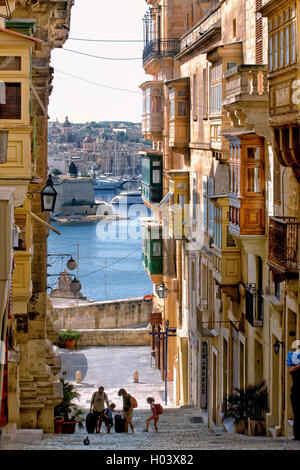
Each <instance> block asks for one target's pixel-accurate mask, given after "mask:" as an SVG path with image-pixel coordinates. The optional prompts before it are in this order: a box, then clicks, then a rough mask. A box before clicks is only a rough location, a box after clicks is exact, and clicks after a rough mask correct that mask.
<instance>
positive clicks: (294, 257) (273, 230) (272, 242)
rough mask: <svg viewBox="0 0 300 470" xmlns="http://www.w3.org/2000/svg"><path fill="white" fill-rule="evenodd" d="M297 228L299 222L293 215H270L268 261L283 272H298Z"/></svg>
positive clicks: (299, 226)
mask: <svg viewBox="0 0 300 470" xmlns="http://www.w3.org/2000/svg"><path fill="white" fill-rule="evenodd" d="M299 228H300V222H299V221H297V219H296V218H295V217H280V218H279V217H270V221H269V256H268V261H269V264H271V266H274V267H277V268H279V270H280V271H282V272H284V273H296V274H297V273H298V272H299V260H298V230H299Z"/></svg>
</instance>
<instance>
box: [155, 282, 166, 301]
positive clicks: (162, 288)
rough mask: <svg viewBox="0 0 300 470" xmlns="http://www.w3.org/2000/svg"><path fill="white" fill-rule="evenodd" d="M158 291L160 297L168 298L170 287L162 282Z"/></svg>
mask: <svg viewBox="0 0 300 470" xmlns="http://www.w3.org/2000/svg"><path fill="white" fill-rule="evenodd" d="M156 292H157V295H158V297H159V298H160V299H166V298H167V297H168V293H169V289H168V288H167V287H166V286H165V284H164V283H163V282H162V283H161V285H160V286H159V287H158V289H157V291H156Z"/></svg>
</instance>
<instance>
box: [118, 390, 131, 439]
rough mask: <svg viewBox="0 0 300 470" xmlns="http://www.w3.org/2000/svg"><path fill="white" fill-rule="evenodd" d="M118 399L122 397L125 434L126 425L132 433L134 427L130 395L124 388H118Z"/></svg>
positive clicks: (126, 430)
mask: <svg viewBox="0 0 300 470" xmlns="http://www.w3.org/2000/svg"><path fill="white" fill-rule="evenodd" d="M118 395H119V397H123V416H124V425H125V432H127V433H128V424H129V426H130V428H131V431H132V432H133V433H134V426H133V423H132V417H133V404H132V401H131V395H130V394H129V393H127V392H126V390H125V388H120V390H119V391H118Z"/></svg>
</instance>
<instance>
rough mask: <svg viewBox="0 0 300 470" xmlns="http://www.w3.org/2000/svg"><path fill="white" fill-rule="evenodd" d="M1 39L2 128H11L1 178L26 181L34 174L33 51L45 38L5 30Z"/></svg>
mask: <svg viewBox="0 0 300 470" xmlns="http://www.w3.org/2000/svg"><path fill="white" fill-rule="evenodd" d="M0 42H1V54H0V84H1V88H0V128H2V129H8V131H9V133H8V150H7V162H6V163H4V164H2V165H1V169H0V179H1V180H16V179H20V180H22V181H24V180H26V179H27V180H29V179H30V178H31V122H30V87H31V54H32V49H33V48H34V47H35V46H36V45H38V46H39V45H40V43H41V41H39V40H37V39H35V38H31V37H29V36H25V35H23V34H19V33H16V32H14V31H10V30H1V31H0Z"/></svg>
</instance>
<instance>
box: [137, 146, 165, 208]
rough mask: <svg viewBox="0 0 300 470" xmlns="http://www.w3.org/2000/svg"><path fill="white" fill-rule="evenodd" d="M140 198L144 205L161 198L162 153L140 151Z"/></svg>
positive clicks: (158, 200)
mask: <svg viewBox="0 0 300 470" xmlns="http://www.w3.org/2000/svg"><path fill="white" fill-rule="evenodd" d="M141 156H142V198H143V200H144V202H145V204H146V205H151V203H157V202H160V201H161V199H162V193H163V192H162V154H160V153H158V152H154V151H147V152H141Z"/></svg>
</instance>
